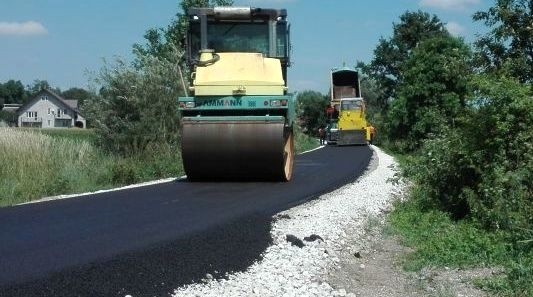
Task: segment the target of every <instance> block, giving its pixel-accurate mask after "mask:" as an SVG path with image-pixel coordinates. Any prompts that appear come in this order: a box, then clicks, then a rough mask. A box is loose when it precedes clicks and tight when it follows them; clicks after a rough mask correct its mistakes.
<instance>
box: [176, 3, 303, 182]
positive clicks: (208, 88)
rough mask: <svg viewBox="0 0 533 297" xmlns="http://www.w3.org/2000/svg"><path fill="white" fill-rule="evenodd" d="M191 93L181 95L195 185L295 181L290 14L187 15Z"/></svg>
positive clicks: (210, 11)
mask: <svg viewBox="0 0 533 297" xmlns="http://www.w3.org/2000/svg"><path fill="white" fill-rule="evenodd" d="M187 16H188V22H189V26H188V32H187V61H188V65H189V69H190V73H191V80H192V85H191V86H190V87H189V88H188V89H189V91H190V94H188V95H187V96H186V97H180V98H178V103H179V111H180V114H181V154H182V158H183V165H184V169H185V172H186V174H187V178H188V179H189V180H271V181H289V180H290V179H291V176H292V171H293V162H294V143H293V124H294V118H295V111H294V106H295V103H294V96H293V95H292V94H290V93H288V88H287V67H289V65H290V56H289V53H290V37H289V36H290V35H289V28H290V27H289V24H288V22H287V11H286V10H284V9H264V8H250V7H214V8H191V9H189V10H188V11H187Z"/></svg>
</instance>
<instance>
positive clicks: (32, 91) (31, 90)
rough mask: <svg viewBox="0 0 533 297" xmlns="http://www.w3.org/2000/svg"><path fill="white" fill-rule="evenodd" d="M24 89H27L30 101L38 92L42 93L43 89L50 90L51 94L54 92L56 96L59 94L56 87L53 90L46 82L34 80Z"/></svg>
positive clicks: (59, 90) (59, 91)
mask: <svg viewBox="0 0 533 297" xmlns="http://www.w3.org/2000/svg"><path fill="white" fill-rule="evenodd" d="M26 89H27V92H28V97H29V98H30V99H31V98H33V97H34V96H35V95H37V93H39V92H40V91H42V90H44V89H47V90H50V91H52V92H55V93H56V94H58V95H60V94H61V89H60V88H57V87H55V88H54V87H52V86H50V84H49V83H48V81H47V80H40V79H36V80H34V81H33V83H32V84H31V85H28V86H27V87H26Z"/></svg>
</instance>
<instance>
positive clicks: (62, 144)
mask: <svg viewBox="0 0 533 297" xmlns="http://www.w3.org/2000/svg"><path fill="white" fill-rule="evenodd" d="M94 139H95V137H94V134H92V132H91V131H83V130H78V129H68V130H67V129H60V130H58V131H50V130H40V129H24V130H23V129H13V128H0V156H1V158H0V206H9V205H14V204H18V203H23V202H28V201H31V200H35V199H39V198H42V197H46V196H54V195H59V194H71V193H82V192H90V191H96V190H101V189H106V188H112V187H116V186H123V185H127V184H132V183H137V182H142V181H148V180H153V179H157V178H165V177H174V176H180V175H182V174H183V168H182V165H181V164H182V162H181V158H180V154H176V153H174V152H175V151H176V150H175V149H172V148H160V147H159V148H154V149H152V150H151V152H152V153H151V154H149V155H146V156H130V157H120V156H115V155H111V154H107V153H104V152H103V151H101V150H99V149H98V148H97V147H96V146H95V145H94Z"/></svg>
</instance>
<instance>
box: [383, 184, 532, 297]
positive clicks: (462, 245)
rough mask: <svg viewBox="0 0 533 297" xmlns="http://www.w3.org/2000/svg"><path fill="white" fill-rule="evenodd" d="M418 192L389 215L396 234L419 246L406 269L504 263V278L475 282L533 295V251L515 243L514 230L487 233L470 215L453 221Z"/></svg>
mask: <svg viewBox="0 0 533 297" xmlns="http://www.w3.org/2000/svg"><path fill="white" fill-rule="evenodd" d="M416 195H418V193H417V190H416V187H415V189H413V190H412V192H411V197H410V199H409V200H407V201H404V202H398V203H397V204H396V206H395V209H394V211H393V212H392V213H391V214H390V216H389V222H390V225H391V227H392V230H393V232H395V233H396V234H399V235H400V236H401V238H402V243H403V244H405V245H406V246H409V247H412V248H413V249H414V250H415V252H414V253H412V254H409V255H408V256H406V258H405V259H403V267H404V269H406V270H408V271H420V270H421V269H422V268H424V267H436V268H443V267H450V268H469V267H494V266H501V267H504V269H505V275H504V276H494V277H490V278H486V279H479V280H476V281H475V284H476V285H477V286H478V287H480V288H482V289H484V290H487V291H490V292H492V293H494V294H495V295H497V296H533V252H531V250H529V251H528V250H527V249H524V248H523V246H520V245H521V244H527V243H517V242H513V241H512V239H511V238H512V237H511V236H510V234H506V233H504V232H493V231H487V230H485V229H483V228H481V227H480V226H479V225H478V224H476V223H475V222H473V221H471V220H468V219H464V220H460V221H453V220H452V219H450V217H449V215H448V214H447V213H444V212H442V211H438V210H423V208H422V207H420V206H419V205H418V204H417V203H416V201H417V199H416Z"/></svg>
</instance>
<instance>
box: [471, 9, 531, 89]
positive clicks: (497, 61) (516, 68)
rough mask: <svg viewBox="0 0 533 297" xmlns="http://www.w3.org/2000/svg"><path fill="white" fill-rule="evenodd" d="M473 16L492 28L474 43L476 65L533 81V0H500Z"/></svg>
mask: <svg viewBox="0 0 533 297" xmlns="http://www.w3.org/2000/svg"><path fill="white" fill-rule="evenodd" d="M473 18H474V20H476V21H481V22H483V23H485V25H487V26H488V27H489V28H490V29H491V30H490V31H489V32H488V33H487V34H485V35H484V36H482V37H481V38H479V39H478V40H477V41H476V42H475V46H476V49H477V52H476V62H477V65H478V66H480V67H481V68H482V70H483V71H489V72H492V71H503V72H509V74H511V75H512V76H514V77H516V78H518V79H519V80H520V81H521V82H523V83H530V84H531V83H533V1H531V0H497V1H496V3H495V5H494V6H493V7H491V8H489V10H488V11H480V12H477V13H476V14H474V17H473Z"/></svg>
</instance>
